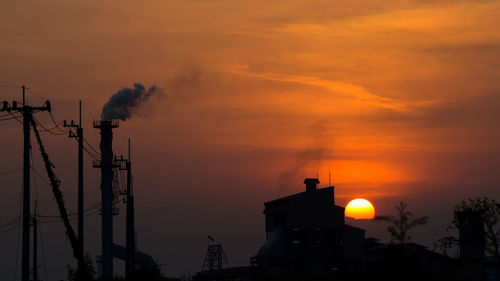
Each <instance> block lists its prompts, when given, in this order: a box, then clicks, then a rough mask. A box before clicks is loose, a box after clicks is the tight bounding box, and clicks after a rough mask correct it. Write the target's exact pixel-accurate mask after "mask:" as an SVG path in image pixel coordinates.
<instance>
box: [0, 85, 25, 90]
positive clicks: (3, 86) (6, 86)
mask: <svg viewBox="0 0 500 281" xmlns="http://www.w3.org/2000/svg"><path fill="white" fill-rule="evenodd" d="M0 87H2V88H16V89H21V88H22V87H21V86H14V85H8V84H1V85H0Z"/></svg>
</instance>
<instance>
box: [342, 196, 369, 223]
mask: <svg viewBox="0 0 500 281" xmlns="http://www.w3.org/2000/svg"><path fill="white" fill-rule="evenodd" d="M345 216H346V217H351V218H354V219H357V220H359V219H373V218H374V217H375V208H373V205H372V203H370V201H368V200H365V199H354V200H351V202H349V203H348V204H347V206H346V207H345Z"/></svg>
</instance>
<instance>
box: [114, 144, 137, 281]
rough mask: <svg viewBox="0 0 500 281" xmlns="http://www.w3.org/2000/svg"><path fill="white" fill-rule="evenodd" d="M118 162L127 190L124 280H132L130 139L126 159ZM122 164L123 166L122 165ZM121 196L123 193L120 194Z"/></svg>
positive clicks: (133, 254) (133, 246)
mask: <svg viewBox="0 0 500 281" xmlns="http://www.w3.org/2000/svg"><path fill="white" fill-rule="evenodd" d="M115 161H116V162H120V163H121V165H119V169H120V170H126V171H127V190H126V192H125V196H126V199H125V202H126V203H127V215H126V225H125V279H126V280H132V278H133V275H134V271H135V223H134V192H133V184H132V162H131V161H130V139H128V159H123V156H122V157H121V158H120V159H116V160H115ZM123 163H124V164H125V165H123ZM122 194H123V193H122Z"/></svg>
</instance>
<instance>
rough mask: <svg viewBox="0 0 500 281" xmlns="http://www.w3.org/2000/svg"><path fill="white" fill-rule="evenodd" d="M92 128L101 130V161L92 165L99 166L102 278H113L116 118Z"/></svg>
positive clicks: (98, 122) (98, 123)
mask: <svg viewBox="0 0 500 281" xmlns="http://www.w3.org/2000/svg"><path fill="white" fill-rule="evenodd" d="M94 128H98V129H100V131H101V161H100V162H99V163H98V165H96V164H94V167H99V168H101V216H102V225H101V229H102V241H101V242H102V248H101V250H102V279H103V280H111V278H113V129H114V128H118V120H100V121H94Z"/></svg>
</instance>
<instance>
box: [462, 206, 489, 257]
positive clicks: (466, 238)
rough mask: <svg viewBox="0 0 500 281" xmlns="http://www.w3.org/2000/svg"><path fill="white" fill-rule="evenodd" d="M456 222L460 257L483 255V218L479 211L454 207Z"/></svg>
mask: <svg viewBox="0 0 500 281" xmlns="http://www.w3.org/2000/svg"><path fill="white" fill-rule="evenodd" d="M455 220H456V221H457V223H458V244H459V248H460V258H461V259H479V258H483V257H484V248H485V241H484V220H483V217H482V214H481V212H479V211H474V210H472V209H470V208H465V209H462V208H458V209H455Z"/></svg>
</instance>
